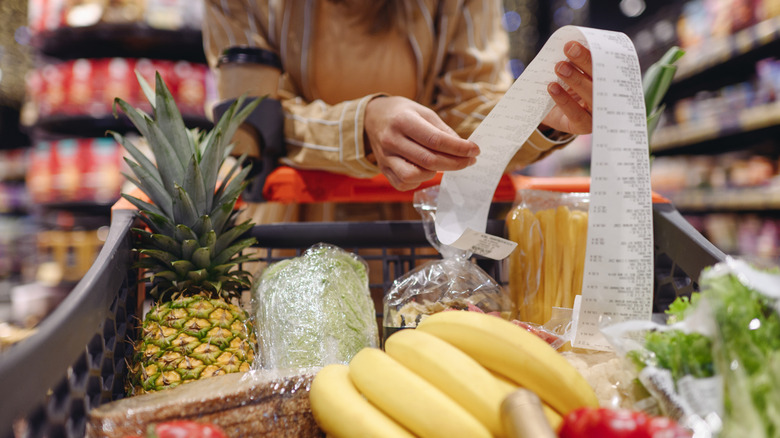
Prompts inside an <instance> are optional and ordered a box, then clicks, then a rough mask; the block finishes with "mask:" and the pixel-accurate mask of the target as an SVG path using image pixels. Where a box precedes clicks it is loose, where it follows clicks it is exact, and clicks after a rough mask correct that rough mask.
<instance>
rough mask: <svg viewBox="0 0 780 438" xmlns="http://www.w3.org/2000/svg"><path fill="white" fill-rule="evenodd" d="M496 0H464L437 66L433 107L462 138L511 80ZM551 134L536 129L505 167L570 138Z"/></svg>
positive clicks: (506, 40) (535, 157)
mask: <svg viewBox="0 0 780 438" xmlns="http://www.w3.org/2000/svg"><path fill="white" fill-rule="evenodd" d="M502 13H503V7H502V3H501V1H500V0H490V1H476V0H467V1H465V3H464V4H463V6H462V7H461V9H460V11H459V13H458V14H457V15H455V16H454V18H455V23H454V24H453V26H454V30H453V31H452V38H451V39H450V43H449V49H448V51H447V53H446V55H445V60H444V64H443V66H442V71H441V73H440V74H439V76H438V78H437V80H436V85H435V87H436V90H437V94H436V95H435V100H434V110H435V111H436V112H437V113H438V114H439V116H440V117H441V118H442V119H443V120H444V121H445V122H446V123H447V124H448V125H449V126H451V127H452V128H453V129H454V130H455V132H457V133H458V134H459V135H460V136H461V137H463V138H468V137H469V136H470V135H471V133H472V132H473V131H474V130H475V129H476V127H477V126H478V125H479V124H480V122H481V121H482V120H484V118H485V116H486V115H487V114H488V113H489V112H490V111H491V110H492V109H493V107H494V106H495V105H496V103H497V102H498V100H499V99H501V97H502V96H503V95H504V93H505V92H506V91H507V90H508V89H509V87H510V86H511V84H512V76H511V74H510V73H509V70H508V57H509V55H508V54H509V36H508V34H507V32H506V31H505V30H504V27H503V24H502V21H501V17H502ZM559 137H560V138H558V139H552V138H548V137H547V136H545V135H544V134H543V133H542V132H541V131H539V130H538V129H537V130H535V131H534V132H533V133H532V134H531V136H530V137H529V139H528V141H527V142H526V143H525V144H524V145H523V146H522V147H521V148H520V150H519V151H518V152H517V153H516V154H515V156H514V157H513V158H512V160H511V161H510V163H509V166H508V167H507V171H512V170H516V169H521V168H523V167H525V166H527V165H529V164H531V163H533V162H535V161H538V160H540V159H542V158H544V157H545V156H547V155H548V154H549V153H550V152H552V151H553V150H555V149H558V148H561V147H563V146H565V145H566V144H568V143H569V142H571V141H572V140H573V139H574V135H563V136H559Z"/></svg>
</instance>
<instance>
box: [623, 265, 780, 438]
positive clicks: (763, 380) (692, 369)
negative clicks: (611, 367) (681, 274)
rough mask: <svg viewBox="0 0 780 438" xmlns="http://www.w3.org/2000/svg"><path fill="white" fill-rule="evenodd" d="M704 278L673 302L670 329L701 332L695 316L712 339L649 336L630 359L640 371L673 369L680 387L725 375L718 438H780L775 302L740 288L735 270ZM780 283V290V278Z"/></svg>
mask: <svg viewBox="0 0 780 438" xmlns="http://www.w3.org/2000/svg"><path fill="white" fill-rule="evenodd" d="M701 278H702V279H701V283H700V286H701V290H702V291H701V293H699V294H694V295H693V296H692V297H691V299H690V300H689V299H687V298H681V299H678V300H676V301H675V302H674V303H672V305H671V306H670V307H669V310H668V311H667V315H668V316H669V319H668V322H669V323H670V324H671V323H679V322H682V323H683V325H685V324H687V326H688V328H689V329H696V328H697V327H696V323H693V322H690V320H689V317H690V316H691V315H692V314H693V313H694V312H697V318H700V317H701V315H708V317H709V318H711V321H712V322H713V323H714V324H713V327H714V328H715V332H716V333H715V335H713V336H711V337H708V336H705V335H703V334H700V333H697V332H695V331H694V330H688V331H683V330H678V329H670V330H658V331H652V332H648V333H647V334H646V335H645V340H644V341H645V345H644V347H645V349H644V350H635V351H631V352H629V353H628V357H629V358H630V359H632V360H633V361H634V363H636V364H637V365H638V366H639V367H640V368H643V367H644V366H648V365H653V366H659V367H662V368H666V369H668V370H670V371H671V373H672V376H673V377H674V379H675V381H677V380H679V379H680V378H682V377H684V376H692V377H710V376H713V375H720V376H722V377H723V385H724V387H723V390H724V397H725V399H724V413H725V414H724V415H725V418H724V428H723V431H722V433H721V435H719V436H720V437H721V438H723V437H740V438H741V437H747V436H749V437H751V438H753V437H755V438H762V437H777V436H780V314H778V307H777V306H778V303H777V301H776V300H775V299H773V298H771V297H768V296H766V295H764V294H762V293H760V292H758V291H756V290H754V289H751V288H750V287H748V286H746V285H745V284H743V283H742V282H741V281H740V278H739V275H737V274H735V273H734V272H733V271H731V270H727V269H724V270H718V271H715V270H713V268H708V269H706V270H705V271H704V273H703V274H702V277H701ZM777 284H778V287H780V276H778V277H777ZM701 306H705V307H703V308H702V307H701ZM702 312H705V313H702ZM699 321H700V320H699Z"/></svg>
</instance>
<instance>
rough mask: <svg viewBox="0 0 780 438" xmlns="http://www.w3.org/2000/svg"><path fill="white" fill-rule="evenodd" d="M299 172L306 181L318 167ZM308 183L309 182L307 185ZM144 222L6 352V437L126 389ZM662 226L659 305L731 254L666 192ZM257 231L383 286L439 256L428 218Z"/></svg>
mask: <svg viewBox="0 0 780 438" xmlns="http://www.w3.org/2000/svg"><path fill="white" fill-rule="evenodd" d="M293 176H294V177H295V180H297V181H306V178H308V177H310V176H311V175H310V174H306V173H305V172H304V173H303V174H300V175H298V176H295V175H293ZM271 183H273V180H272V181H271ZM502 183H503V184H506V180H505V179H504V180H502ZM378 184H386V182H382V181H381V180H380V181H378ZM510 184H512V185H513V186H512V188H511V191H510V192H508V194H507V198H506V199H503V201H505V202H510V203H511V202H512V200H513V196H514V195H513V194H514V192H515V190H517V189H518V188H535V189H550V190H565V191H587V180H582V179H578V180H566V181H563V183H561V181H560V180H555V181H553V180H533V179H530V180H529V179H522V178H516V179H511V180H510ZM271 185H273V184H271ZM277 189H280V187H277ZM304 189H306V187H299V188H298V190H299V193H304ZM370 189H371V191H373V194H371V195H366V196H365V199H375V198H376V196H378V195H377V193H381V191H382V190H391V189H390V188H389V185H383V186H382V187H376V186H373V187H371V188H370ZM318 193H319V195H318V196H314V197H312V198H311V200H317V199H326V198H327V193H321V192H318ZM497 193H498V192H497ZM323 196H324V197H325V198H322V197H323ZM349 196H350V198H348V199H353V200H354V199H355V198H354V195H349ZM404 196H409V195H404ZM267 199H268V198H267ZM270 199H271V200H273V198H270ZM409 199H410V198H409ZM298 201H300V199H299V200H298ZM135 221H136V219H135V216H134V212H133V211H132V210H129V209H121V208H115V209H114V210H113V212H112V218H111V228H110V232H109V235H108V238H107V240H106V242H105V245H104V246H103V248H102V251H101V252H100V254H99V256H98V258H97V260H96V261H95V263H94V265H93V266H92V268H91V269H90V270H89V271H88V272H87V274H86V275H85V276H84V278H83V279H82V280H81V281H80V282H79V283H78V285H77V286H76V287H75V289H74V290H73V291H72V292H71V293H70V295H69V296H68V297H67V298H66V299H65V301H64V302H63V303H62V304H61V305H60V306H59V307H58V308H57V309H56V310H55V311H54V312H53V313H52V314H51V315H50V316H48V317H47V318H46V319H45V320H44V321H43V322H42V323H41V324H40V326H39V327H38V328H37V330H36V333H35V334H34V335H32V336H31V337H29V338H28V339H26V340H25V341H23V342H21V343H19V344H17V345H15V346H13V347H12V348H11V349H10V350H8V351H7V352H5V353H3V355H2V356H0V388H3V397H4V401H3V407H2V409H0V434H2V437H3V438H5V437H6V436H12V435H13V432H12V426H13V424H14V422H15V421H16V423H17V424H26V426H27V430H26V432H25V436H30V437H81V436H83V435H84V431H85V428H86V423H87V420H88V413H89V411H90V410H91V409H93V408H95V407H97V406H99V405H101V404H103V403H106V402H109V401H112V400H117V399H120V398H122V397H123V396H124V395H125V390H124V380H125V377H126V374H127V369H128V367H127V360H128V359H129V358H130V356H131V354H132V345H131V340H132V339H133V338H135V336H136V335H137V332H138V321H139V320H140V316H141V315H139V313H140V312H139V309H140V308H141V304H142V303H140V302H139V300H140V299H142V298H139V297H142V296H143V294H139V292H138V287H139V281H138V272H137V271H135V270H134V269H133V268H132V267H131V265H132V261H133V260H132V252H131V248H132V238H131V233H130V228H131V227H132V226H133V224H134V223H135ZM653 229H654V233H653V234H654V239H655V289H654V294H655V295H654V306H655V310H656V311H659V310H661V309H663V308H665V306H666V305H668V303H669V302H671V301H672V300H673V299H674V298H675V297H677V296H681V295H689V294H690V293H691V292H693V291H695V290H696V289H697V283H696V279H697V278H698V275H699V273H700V272H701V270H702V269H703V268H705V267H707V266H709V265H712V264H714V263H716V262H718V261H721V260H723V259H724V257H725V255H724V254H723V253H722V252H721V251H720V250H718V249H717V248H716V247H715V246H713V245H712V244H711V243H710V242H709V241H707V240H706V239H705V238H704V237H703V236H701V234H699V233H698V232H697V231H696V230H695V229H694V228H693V227H692V226H691V225H690V224H689V223H688V222H687V221H686V220H685V219H684V218H683V217H682V216H681V215H680V213H679V212H678V211H677V210H676V209H675V208H674V206H673V205H671V204H670V203H669V202H668V201H665V200H664V199H662V198H660V197H658V198H656V199H655V202H654V204H653ZM487 231H488V232H489V233H491V234H495V235H504V233H505V231H504V224H503V221H502V220H500V219H491V220H489V222H488V230H487ZM250 233H251V234H252V235H253V236H254V237H256V238H257V239H258V242H259V243H258V247H259V248H261V251H260V252H259V254H258V255H259V257H261V259H263V261H264V262H268V263H270V262H273V261H275V260H278V259H280V258H285V257H290V256H292V255H296V254H300V253H301V251H303V250H305V249H306V248H308V247H309V246H311V245H313V244H316V243H319V242H322V241H326V242H328V243H331V244H334V245H338V246H340V247H342V248H344V249H347V250H351V251H354V252H358V253H360V254H361V255H362V256H363V257H364V258H366V259H367V260H368V261H369V263H371V262H372V261H373V262H374V263H375V264H374V265H375V266H381V268H379V269H381V270H382V275H381V276H380V278H379V279H378V280H377V281H375V282H372V284H371V285H370V286H371V287H372V288H373V289H375V290H380V291H386V290H387V289H388V288H389V287H390V286H391V284H392V282H393V280H394V279H395V278H398V277H399V276H401V275H403V274H404V273H406V272H408V271H409V270H410V269H412V268H413V267H415V266H417V265H418V264H419V263H421V262H423V261H426V260H429V259H431V258H434V257H437V255H436V253H435V252H433V251H431V250H430V245H429V244H428V242H427V240H426V238H425V232H424V230H423V226H422V223H421V222H420V221H376V222H338V223H321V222H301V223H278V224H268V225H258V226H255V227H254V228H253V229H252V230H251V231H250ZM477 263H479V264H480V265H481V266H482V267H483V269H485V270H486V271H487V272H488V273H489V274H490V275H492V276H493V277H494V278H495V279H496V280H498V281H499V282H504V280H503V277H504V273H503V269H504V268H503V263H501V262H495V261H491V260H487V259H478V260H477ZM19 419H24V420H25V421H22V422H19V421H17V420H19Z"/></svg>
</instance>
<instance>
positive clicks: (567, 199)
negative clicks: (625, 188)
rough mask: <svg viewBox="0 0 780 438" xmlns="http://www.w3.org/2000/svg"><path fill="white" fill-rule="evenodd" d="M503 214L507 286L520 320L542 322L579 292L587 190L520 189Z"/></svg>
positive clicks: (566, 306) (583, 259)
mask: <svg viewBox="0 0 780 438" xmlns="http://www.w3.org/2000/svg"><path fill="white" fill-rule="evenodd" d="M518 199H519V202H518V203H517V204H516V205H515V206H514V207H513V208H512V209H511V210H510V212H509V213H508V214H507V218H506V229H507V234H508V237H509V239H510V240H512V241H514V242H516V243H517V248H516V249H515V251H513V252H512V254H511V255H510V256H509V290H510V294H511V296H512V302H514V303H515V307H516V308H515V309H514V313H515V314H516V317H517V318H518V319H520V320H521V321H525V322H530V323H534V324H540V325H543V324H546V323H547V322H549V321H550V319H551V317H552V315H553V309H554V308H572V307H573V306H574V298H575V296H577V295H579V294H580V293H581V292H582V276H583V271H584V267H585V246H586V243H587V234H588V204H589V202H588V194H587V193H563V192H551V191H544V190H520V191H519V192H518Z"/></svg>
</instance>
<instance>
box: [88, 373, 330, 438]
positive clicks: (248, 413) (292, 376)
mask: <svg viewBox="0 0 780 438" xmlns="http://www.w3.org/2000/svg"><path fill="white" fill-rule="evenodd" d="M316 371H317V369H315V368H313V369H304V370H274V371H272V370H256V371H249V372H246V373H233V374H227V375H223V376H216V377H209V378H207V379H203V380H198V381H195V382H192V383H187V384H185V385H181V386H177V387H176V388H172V389H168V390H165V391H159V392H155V393H150V394H144V395H139V396H134V397H129V398H125V399H122V400H117V401H114V402H110V403H107V404H104V405H101V406H100V407H98V408H96V409H93V410H91V411H90V413H89V420H88V423H87V430H86V436H87V437H89V438H124V437H128V436H145V433H146V430H147V426H148V425H150V424H156V423H162V422H166V421H172V420H195V421H201V422H207V423H213V424H216V425H218V426H220V427H221V428H222V429H223V430H224V431H225V433H226V435H227V436H228V437H230V438H233V437H235V438H238V437H250V436H252V437H256V436H262V437H275V438H276V437H323V436H324V433H323V432H322V431H321V430H320V428H319V426H317V424H316V422H315V420H314V417H313V416H312V414H311V407H310V404H309V390H310V388H311V382H312V380H313V379H314V375H315V374H316Z"/></svg>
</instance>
